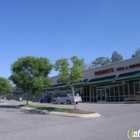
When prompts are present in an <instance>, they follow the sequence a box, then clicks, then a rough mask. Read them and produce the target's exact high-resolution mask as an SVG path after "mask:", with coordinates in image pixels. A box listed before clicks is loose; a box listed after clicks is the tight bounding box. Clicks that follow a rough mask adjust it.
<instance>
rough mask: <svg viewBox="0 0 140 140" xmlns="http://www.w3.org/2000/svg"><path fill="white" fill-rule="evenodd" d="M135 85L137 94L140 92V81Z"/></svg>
mask: <svg viewBox="0 0 140 140" xmlns="http://www.w3.org/2000/svg"><path fill="white" fill-rule="evenodd" d="M134 85H135V93H136V92H138V91H140V83H139V81H137V82H135V83H134Z"/></svg>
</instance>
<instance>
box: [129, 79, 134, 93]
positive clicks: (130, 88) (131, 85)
mask: <svg viewBox="0 0 140 140" xmlns="http://www.w3.org/2000/svg"><path fill="white" fill-rule="evenodd" d="M129 92H130V95H134V86H133V81H129Z"/></svg>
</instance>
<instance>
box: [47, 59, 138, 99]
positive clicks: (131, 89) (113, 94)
mask: <svg viewBox="0 0 140 140" xmlns="http://www.w3.org/2000/svg"><path fill="white" fill-rule="evenodd" d="M83 73H84V80H83V81H82V82H79V83H75V84H74V87H75V92H78V93H79V94H80V96H81V97H82V99H83V101H85V102H122V101H124V100H125V99H127V98H129V97H134V96H135V93H136V92H137V91H140V57H136V58H132V59H128V60H123V61H120V62H116V63H112V64H109V65H105V66H101V67H97V68H93V69H89V70H86V71H84V72H83ZM52 81H53V85H54V86H53V88H52V89H51V90H48V91H47V92H48V93H50V94H53V95H56V96H58V95H59V94H66V93H71V89H70V88H69V87H67V86H65V85H64V84H63V83H59V81H58V77H57V76H55V77H52Z"/></svg>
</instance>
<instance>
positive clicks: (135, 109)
mask: <svg viewBox="0 0 140 140" xmlns="http://www.w3.org/2000/svg"><path fill="white" fill-rule="evenodd" d="M6 102H7V105H0V112H1V115H0V140H30V139H33V140H46V139H48V140H55V139H58V140H63V139H66V140H93V139H95V140H103V139H104V140H128V137H127V131H128V130H129V129H131V128H135V130H139V129H140V123H139V120H140V119H139V117H140V104H93V103H80V104H78V105H77V108H79V109H82V110H87V111H95V112H97V113H100V114H101V115H102V116H101V117H98V118H89V119H83V118H72V117H64V116H63V117H62V116H57V115H51V114H42V113H40V112H38V111H27V110H23V109H20V108H17V105H19V104H25V102H23V101H22V102H20V101H6ZM30 104H35V105H41V106H58V107H65V108H73V105H64V104H58V105H54V104H47V103H43V104H41V103H32V102H30ZM137 139H140V138H137Z"/></svg>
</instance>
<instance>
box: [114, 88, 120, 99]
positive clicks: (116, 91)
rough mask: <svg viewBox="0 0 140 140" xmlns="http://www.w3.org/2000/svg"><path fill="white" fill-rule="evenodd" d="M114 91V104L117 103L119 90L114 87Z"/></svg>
mask: <svg viewBox="0 0 140 140" xmlns="http://www.w3.org/2000/svg"><path fill="white" fill-rule="evenodd" d="M114 89H115V102H118V101H119V90H118V86H115V87H114Z"/></svg>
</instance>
